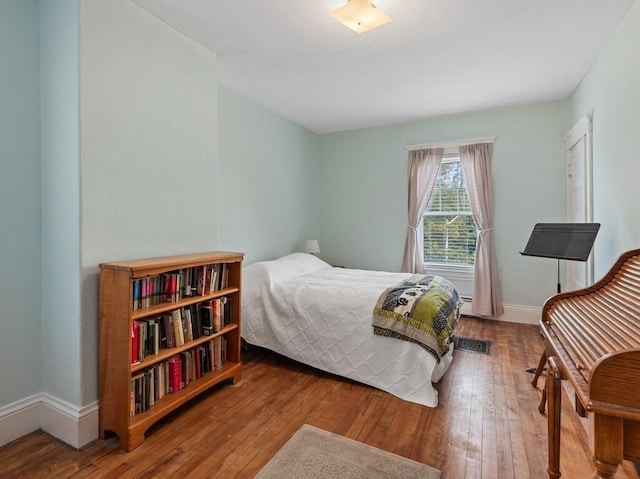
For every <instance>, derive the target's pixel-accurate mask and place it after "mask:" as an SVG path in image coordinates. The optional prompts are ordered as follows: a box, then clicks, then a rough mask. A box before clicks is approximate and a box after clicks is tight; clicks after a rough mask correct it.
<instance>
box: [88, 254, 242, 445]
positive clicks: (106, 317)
mask: <svg viewBox="0 0 640 479" xmlns="http://www.w3.org/2000/svg"><path fill="white" fill-rule="evenodd" d="M243 257H244V254H243V253H231V252H221V251H214V252H209V253H197V254H187V255H178V256H167V257H161V258H146V259H138V260H132V261H120V262H112V263H102V264H100V353H99V354H100V358H99V360H100V364H99V374H100V381H99V397H100V411H99V428H100V437H101V438H102V439H104V438H105V437H106V435H107V434H108V433H109V432H113V433H115V434H117V435H118V438H119V439H120V447H121V448H122V449H124V450H126V451H131V450H133V449H135V448H136V447H138V446H139V445H140V444H142V443H143V442H144V439H145V432H146V431H147V429H148V428H149V427H151V426H152V425H153V424H154V423H155V422H157V421H158V420H159V419H161V418H162V417H164V416H165V415H166V414H168V413H170V412H171V411H173V410H175V409H177V408H178V407H180V406H181V405H183V404H184V403H185V402H187V401H189V400H190V399H192V398H194V397H196V396H197V395H199V394H200V393H202V392H203V391H205V390H207V389H208V388H210V387H211V386H213V385H215V384H218V383H220V382H222V381H226V380H231V381H233V383H236V382H237V381H239V380H240V379H241V360H240V354H241V351H240V321H241V311H240V308H241V297H240V295H241V279H242V278H241V275H242V260H243ZM207 268H210V269H212V270H216V271H225V270H226V271H225V274H224V276H225V281H219V287H215V288H214V287H213V286H212V287H211V288H210V289H209V288H205V287H203V290H202V291H201V292H200V291H196V289H195V286H196V285H193V287H194V290H193V291H192V292H191V293H190V295H187V293H188V292H189V291H188V290H187V289H186V288H183V289H181V290H180V291H181V294H180V296H179V297H177V298H174V299H173V302H165V299H166V298H165V296H164V294H163V292H162V291H158V290H156V291H155V293H156V294H155V296H154V299H153V303H154V304H143V302H142V301H141V300H140V298H139V297H138V296H139V288H138V286H139V280H142V279H153V280H154V281H156V280H157V281H161V279H158V278H164V277H165V275H167V274H176V275H177V277H179V278H180V281H183V275H182V273H183V272H186V271H193V270H194V269H195V270H197V271H198V272H200V271H201V270H202V271H205V270H206V269H207ZM184 281H187V280H186V279H185V280H184ZM179 284H184V283H179ZM212 284H213V282H212ZM158 285H159V286H158V287H159V288H163V287H162V286H160V283H158ZM149 296H150V295H149ZM221 298H226V299H227V300H228V301H229V306H228V307H229V308H230V310H229V311H228V313H227V315H226V319H227V322H226V324H222V325H221V327H220V329H219V330H217V331H214V332H212V333H211V334H206V335H205V334H204V333H203V332H202V330H201V329H199V330H198V332H197V334H194V336H199V337H194V339H191V340H185V341H184V344H181V345H179V346H175V347H167V345H166V344H165V345H164V346H163V345H162V341H161V340H162V338H159V339H158V343H160V347H159V349H158V350H157V352H155V351H154V352H153V353H151V354H148V355H146V356H145V357H143V358H142V359H140V360H137V361H136V360H135V358H134V357H132V356H136V347H137V345H138V344H139V340H138V339H137V338H136V339H133V338H132V336H133V331H134V322H140V321H144V320H149V319H151V318H158V317H161V316H162V315H163V314H169V315H170V314H171V313H172V312H175V311H176V310H180V311H183V310H184V309H185V308H188V307H192V308H194V307H195V308H198V307H200V305H201V304H207V303H208V302H210V301H216V300H217V301H219V300H220V299H221ZM141 303H142V304H141ZM198 324H199V323H198ZM194 325H195V321H194ZM194 327H195V326H194ZM217 338H220V339H217ZM134 341H135V345H134ZM222 341H224V343H225V344H226V347H225V348H224V349H225V351H224V354H221V353H220V352H218V354H219V357H220V358H224V361H223V362H222V359H220V360H219V362H217V363H216V364H215V366H216V367H213V364H214V362H213V359H211V354H209V355H208V358H209V360H206V359H202V361H203V364H204V363H207V364H209V365H210V366H211V369H212V370H208V371H206V372H204V370H205V369H208V368H205V367H204V366H203V364H200V358H201V356H199V354H202V351H204V350H206V351H209V353H211V351H212V350H213V349H212V348H214V342H215V343H216V344H222ZM181 355H187V356H189V357H192V358H195V357H196V356H197V357H198V360H197V362H198V366H197V370H198V372H199V375H198V377H194V376H192V377H191V380H190V381H188V384H185V385H183V387H181V388H180V389H179V390H176V391H174V392H167V391H166V389H167V388H168V387H167V384H168V381H169V379H168V375H166V374H160V373H159V372H158V371H160V370H164V369H166V368H168V365H167V363H168V361H169V359H170V358H173V357H175V356H181ZM136 357H137V356H136ZM194 361H195V360H194ZM191 366H192V368H193V371H195V370H196V367H195V366H193V365H191ZM152 370H153V374H155V378H156V383H158V382H160V383H162V388H161V389H162V390H163V393H162V394H161V393H160V392H159V389H160V388H159V387H158V385H157V384H156V387H154V388H146V390H145V394H147V401H146V403H147V404H145V409H144V410H137V409H136V407H137V405H138V404H137V399H140V398H139V396H136V393H137V392H138V390H136V389H135V387H134V377H136V376H139V375H140V374H142V373H144V372H147V373H148V374H151V371H152ZM183 372H184V371H183ZM160 375H162V376H163V378H164V379H162V380H161V381H160V379H159V376H160ZM186 375H187V376H189V373H188V372H187V373H186ZM152 377H153V376H152ZM165 379H166V380H165ZM149 389H151V391H152V392H151V397H149ZM154 396H159V397H154ZM149 402H152V404H151V405H148V403H149Z"/></svg>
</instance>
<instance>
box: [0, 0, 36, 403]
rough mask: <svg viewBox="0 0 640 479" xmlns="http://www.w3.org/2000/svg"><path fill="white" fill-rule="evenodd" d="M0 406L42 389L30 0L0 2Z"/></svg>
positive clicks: (33, 22)
mask: <svg viewBox="0 0 640 479" xmlns="http://www.w3.org/2000/svg"><path fill="white" fill-rule="evenodd" d="M0 64H1V65H2V67H1V68H2V74H0V105H1V106H0V224H1V225H2V233H1V234H0V304H1V305H2V308H0V364H2V366H1V367H0V384H1V385H2V386H0V407H1V406H4V405H7V404H10V403H12V402H14V401H17V400H19V399H23V398H25V397H28V396H31V395H34V394H38V393H40V392H41V390H42V363H41V361H40V350H41V344H42V343H41V340H40V271H41V269H40V215H41V211H40V198H41V196H40V93H39V89H40V83H39V82H40V77H39V51H38V2H37V1H36V0H3V1H1V2H0Z"/></svg>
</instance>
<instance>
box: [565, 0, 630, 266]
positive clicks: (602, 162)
mask: <svg viewBox="0 0 640 479" xmlns="http://www.w3.org/2000/svg"><path fill="white" fill-rule="evenodd" d="M638 50H640V3H638V2H635V4H634V5H633V6H632V7H631V9H630V10H629V12H628V13H627V15H626V16H625V18H624V19H623V21H622V22H621V24H620V26H619V27H618V29H617V30H616V32H615V33H614V35H613V36H612V38H611V39H610V40H609V43H608V44H607V46H606V47H605V48H604V50H603V51H602V53H601V54H600V56H599V57H598V59H597V61H596V62H595V63H594V65H593V66H592V67H591V69H590V71H589V73H588V74H587V76H586V77H585V79H584V80H583V81H582V84H581V85H580V87H579V88H578V89H577V91H576V92H575V94H574V95H573V97H572V99H571V112H572V119H573V121H574V122H576V121H578V119H579V118H580V117H581V116H584V115H586V114H589V113H590V112H593V190H594V194H593V200H594V221H597V222H600V223H601V224H602V226H601V228H600V231H599V233H598V238H597V240H596V243H595V247H594V253H595V276H596V279H598V278H600V277H602V276H603V275H604V274H606V272H607V271H608V270H609V268H610V267H611V265H612V264H613V263H614V261H615V259H616V258H617V257H618V256H619V255H620V254H621V253H622V252H624V251H626V250H629V249H635V248H640V221H639V220H638V207H639V206H640V201H639V200H638V185H640V134H639V132H640V130H639V128H638V127H639V125H640V55H639V54H638Z"/></svg>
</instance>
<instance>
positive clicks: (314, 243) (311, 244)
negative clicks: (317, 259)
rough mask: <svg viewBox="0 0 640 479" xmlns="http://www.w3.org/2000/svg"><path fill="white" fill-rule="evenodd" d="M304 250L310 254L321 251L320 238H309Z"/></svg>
mask: <svg viewBox="0 0 640 479" xmlns="http://www.w3.org/2000/svg"><path fill="white" fill-rule="evenodd" d="M304 252H305V253H309V254H318V253H319V252H320V245H319V244H318V240H307V244H306V246H305V247H304Z"/></svg>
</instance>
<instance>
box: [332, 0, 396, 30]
mask: <svg viewBox="0 0 640 479" xmlns="http://www.w3.org/2000/svg"><path fill="white" fill-rule="evenodd" d="M331 15H333V16H334V17H335V18H336V19H337V20H338V21H339V22H340V23H342V24H343V25H344V26H346V27H348V28H350V29H351V30H353V31H354V32H356V33H364V32H368V31H369V30H372V29H373V28H377V27H380V26H382V25H384V24H385V23H389V22H390V21H391V18H389V17H388V16H387V15H385V14H384V13H382V12H381V11H380V10H378V9H377V8H376V6H375V5H373V4H372V3H371V0H348V3H347V4H346V5H345V6H344V7H340V8H336V9H335V10H332V11H331Z"/></svg>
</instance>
